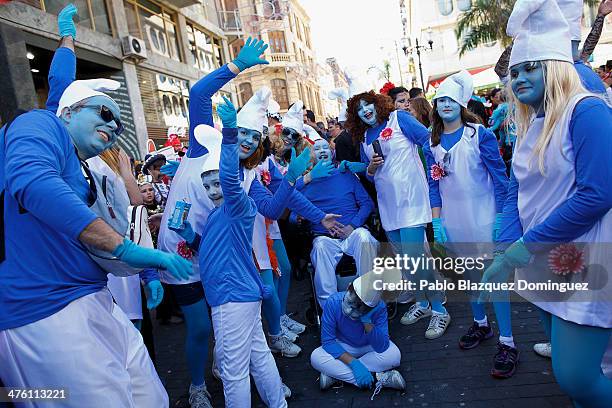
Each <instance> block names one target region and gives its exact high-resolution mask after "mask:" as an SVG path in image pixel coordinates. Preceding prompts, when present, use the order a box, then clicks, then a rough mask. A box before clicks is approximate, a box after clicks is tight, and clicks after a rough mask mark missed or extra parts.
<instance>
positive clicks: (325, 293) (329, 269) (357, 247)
mask: <svg viewBox="0 0 612 408" xmlns="http://www.w3.org/2000/svg"><path fill="white" fill-rule="evenodd" d="M378 247H379V243H378V241H376V239H375V238H374V237H373V236H372V234H370V231H368V230H367V229H365V228H363V227H359V228H357V229H355V230H354V231H353V232H352V233H351V235H349V236H348V237H347V238H346V239H335V238H330V237H326V236H321V237H316V238H315V239H314V241H313V242H312V251H311V252H310V259H311V261H312V264H313V265H314V268H315V276H314V284H315V290H316V292H317V300H318V301H319V304H320V305H321V308H323V306H324V305H325V301H327V298H328V297H329V296H331V295H332V294H334V293H336V292H337V291H338V286H337V281H336V266H338V262H340V258H342V255H343V254H347V255H349V256H352V257H353V258H354V259H355V265H356V266H357V275H359V276H361V275H364V274H366V273H368V272H370V271H371V270H372V267H373V264H374V258H376V256H377V254H378Z"/></svg>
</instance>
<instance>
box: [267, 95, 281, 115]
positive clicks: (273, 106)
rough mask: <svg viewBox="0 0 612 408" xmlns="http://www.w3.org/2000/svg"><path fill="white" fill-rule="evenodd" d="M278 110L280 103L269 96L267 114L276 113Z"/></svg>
mask: <svg viewBox="0 0 612 408" xmlns="http://www.w3.org/2000/svg"><path fill="white" fill-rule="evenodd" d="M279 111H280V105H279V104H278V102H276V101H275V100H274V99H272V98H270V102H268V115H275V114H278V112H279Z"/></svg>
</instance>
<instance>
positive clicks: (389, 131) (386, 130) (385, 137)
mask: <svg viewBox="0 0 612 408" xmlns="http://www.w3.org/2000/svg"><path fill="white" fill-rule="evenodd" d="M392 135H393V129H391V128H384V129H383V130H382V132H380V138H381V139H382V140H384V141H387V140H389V139H391V136H392Z"/></svg>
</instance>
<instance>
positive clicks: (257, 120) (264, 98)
mask: <svg viewBox="0 0 612 408" xmlns="http://www.w3.org/2000/svg"><path fill="white" fill-rule="evenodd" d="M271 93H272V91H270V88H268V87H267V86H264V87H261V88H259V89H258V90H257V92H255V94H253V96H251V99H249V100H248V102H247V103H245V104H244V106H243V107H242V109H240V112H238V117H237V125H238V127H241V128H245V129H251V130H256V131H258V132H261V133H262V134H263V129H264V126H268V117H267V116H266V111H267V109H268V105H269V103H270V94H271Z"/></svg>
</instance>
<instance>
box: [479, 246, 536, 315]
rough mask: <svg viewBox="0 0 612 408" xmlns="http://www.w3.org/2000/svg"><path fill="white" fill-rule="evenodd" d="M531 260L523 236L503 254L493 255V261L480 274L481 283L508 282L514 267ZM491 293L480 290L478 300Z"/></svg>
mask: <svg viewBox="0 0 612 408" xmlns="http://www.w3.org/2000/svg"><path fill="white" fill-rule="evenodd" d="M529 261H531V252H529V251H528V250H527V248H526V247H525V244H524V243H523V238H521V239H519V240H518V241H516V242H514V243H513V244H512V245H510V246H509V247H508V249H506V251H505V252H504V253H503V254H498V255H495V258H494V259H493V263H492V264H491V266H489V267H488V268H487V270H486V271H485V273H484V275H483V276H482V280H481V282H483V283H502V282H508V279H509V278H510V275H511V274H512V272H514V270H515V269H516V268H521V267H523V266H525V265H527V264H529ZM492 295H494V294H492V293H490V292H485V291H482V292H480V296H479V298H478V302H480V303H484V302H485V301H487V299H489V298H490V297H491V296H492Z"/></svg>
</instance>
